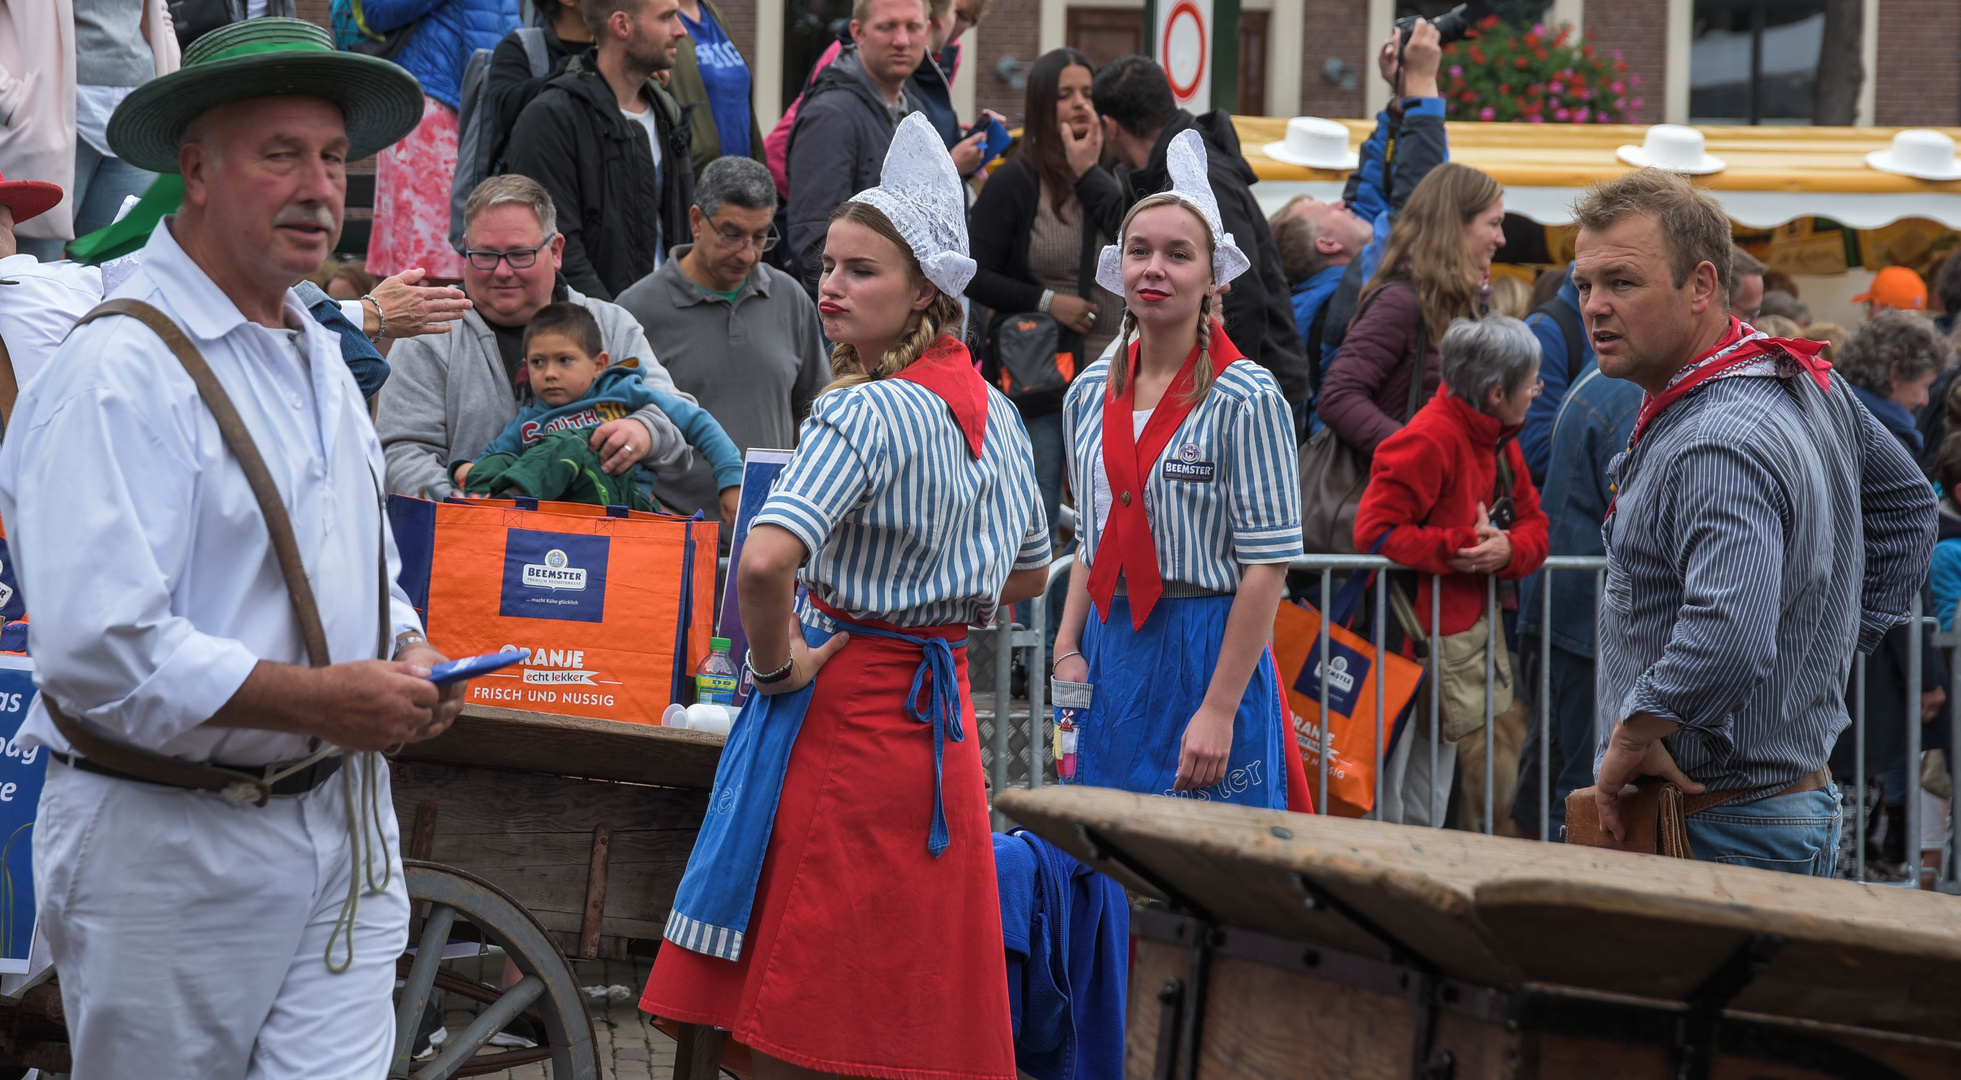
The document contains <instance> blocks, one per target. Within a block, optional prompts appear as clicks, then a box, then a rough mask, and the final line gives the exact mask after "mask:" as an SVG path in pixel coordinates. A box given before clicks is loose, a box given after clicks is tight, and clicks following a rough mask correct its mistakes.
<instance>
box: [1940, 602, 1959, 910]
mask: <svg viewBox="0 0 1961 1080" xmlns="http://www.w3.org/2000/svg"><path fill="white" fill-rule="evenodd" d="M1955 611H1956V614H1957V615H1961V603H1957V604H1956V605H1955ZM1948 625H1949V626H1950V627H1956V626H1961V619H1956V618H1950V620H1949V623H1948ZM1950 636H1951V635H1950ZM1947 688H1948V689H1947V692H1948V700H1949V711H1948V740H1947V745H1948V752H1947V755H1946V757H1947V775H1948V781H1949V783H1950V784H1951V783H1952V782H1953V779H1954V777H1955V775H1956V774H1957V772H1961V770H1957V769H1956V768H1955V757H1956V756H1957V755H1956V753H1955V751H1956V750H1961V702H1955V701H1954V695H1955V694H1956V693H1957V692H1961V647H1956V648H1955V649H1954V655H1953V657H1952V659H1950V660H1949V667H1948V680H1947ZM1957 795H1961V792H1955V791H1952V790H1950V791H1949V792H1948V799H1947V837H1946V841H1947V842H1946V844H1945V845H1943V846H1944V847H1945V849H1946V850H1945V851H1943V852H1942V856H1941V875H1940V876H1941V885H1940V886H1938V887H1940V888H1941V891H1943V892H1961V797H1957Z"/></svg>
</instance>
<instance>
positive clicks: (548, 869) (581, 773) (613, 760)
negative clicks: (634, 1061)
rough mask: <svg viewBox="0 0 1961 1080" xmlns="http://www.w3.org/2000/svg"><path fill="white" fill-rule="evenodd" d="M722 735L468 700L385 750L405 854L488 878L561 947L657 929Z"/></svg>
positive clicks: (605, 947) (604, 949) (617, 946)
mask: <svg viewBox="0 0 1961 1080" xmlns="http://www.w3.org/2000/svg"><path fill="white" fill-rule="evenodd" d="M722 741H723V739H722V736H720V735H710V734H708V733H706V732H700V731H689V730H686V729H681V728H665V727H652V726H648V725H645V724H628V723H621V722H618V721H612V720H590V719H585V718H583V717H573V716H555V715H550V714H546V713H532V712H520V711H517V710H513V709H498V708H489V707H486V706H478V705H472V706H467V707H466V708H465V709H464V710H463V715H462V716H461V717H459V718H458V719H457V721H456V723H455V724H454V725H452V726H451V727H450V728H449V730H448V731H446V732H444V733H443V734H442V735H440V736H438V737H437V738H434V739H430V740H429V741H427V742H422V743H416V744H414V745H412V746H409V747H406V748H404V749H403V751H402V753H401V755H400V756H399V757H398V758H396V759H395V761H394V762H393V765H392V768H393V774H394V775H393V778H394V789H395V812H396V815H397V817H398V819H399V820H400V822H401V828H402V851H403V855H404V857H406V858H410V859H422V860H428V861H432V862H438V863H443V864H446V865H449V866H454V867H456V868H458V869H461V870H466V871H468V872H470V873H473V874H476V875H477V876H479V877H482V878H484V879H486V880H488V881H491V882H493V883H495V884H496V885H497V886H498V887H499V888H501V889H503V890H504V891H505V892H506V893H509V894H510V896H511V897H512V898H513V899H515V900H517V901H518V902H519V903H521V904H522V905H523V906H524V907H525V908H527V909H529V910H530V912H531V913H532V914H533V915H535V916H536V917H537V919H538V921H539V922H540V923H542V924H543V925H544V926H545V928H546V929H547V930H548V931H549V932H551V934H552V935H553V936H554V937H555V938H556V939H557V940H558V942H559V944H560V945H561V947H562V949H563V951H564V953H565V954H566V955H567V956H573V957H579V958H582V959H593V958H596V957H602V956H603V957H607V958H610V959H618V958H621V957H624V956H625V955H626V953H627V949H628V944H629V942H631V941H633V940H636V939H638V940H644V941H657V940H659V938H660V936H661V929H662V927H664V926H665V925H666V922H667V912H668V908H669V907H670V906H671V905H672V903H673V900H674V890H675V888H676V887H677V886H678V885H679V884H680V882H681V873H682V871H683V870H685V869H686V868H687V863H688V854H689V852H691V851H692V850H693V849H694V841H695V834H696V832H697V831H699V829H700V828H701V819H702V813H703V810H704V809H705V808H706V807H707V804H708V789H709V787H710V786H711V785H712V784H713V783H714V780H715V767H716V764H717V763H718V762H719V761H720V759H721V753H722Z"/></svg>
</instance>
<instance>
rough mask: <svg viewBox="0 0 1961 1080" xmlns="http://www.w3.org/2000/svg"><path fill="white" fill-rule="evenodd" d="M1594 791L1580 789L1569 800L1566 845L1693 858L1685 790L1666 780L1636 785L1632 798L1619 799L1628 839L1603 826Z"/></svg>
mask: <svg viewBox="0 0 1961 1080" xmlns="http://www.w3.org/2000/svg"><path fill="white" fill-rule="evenodd" d="M1595 790H1596V789H1595V788H1590V787H1588V788H1580V789H1579V790H1577V791H1575V792H1573V793H1572V794H1571V795H1568V796H1567V797H1566V842H1567V843H1569V844H1580V845H1582V846H1585V847H1599V848H1612V849H1614V850H1616V851H1636V852H1641V853H1644V854H1648V855H1666V856H1668V857H1669V858H1672V859H1693V858H1695V855H1694V853H1693V852H1691V851H1690V850H1689V826H1688V814H1687V813H1686V810H1685V807H1684V806H1683V795H1682V789H1681V788H1678V787H1676V786H1675V785H1674V784H1671V783H1669V782H1667V781H1665V780H1655V781H1648V782H1645V783H1641V784H1636V785H1635V791H1634V794H1632V795H1623V796H1621V797H1620V806H1619V810H1620V819H1621V829H1622V831H1623V832H1625V833H1626V839H1624V840H1616V839H1614V834H1613V833H1610V832H1608V831H1607V830H1605V829H1603V828H1601V827H1600V807H1599V805H1598V804H1596V803H1595V802H1594V801H1593V794H1594V791H1595Z"/></svg>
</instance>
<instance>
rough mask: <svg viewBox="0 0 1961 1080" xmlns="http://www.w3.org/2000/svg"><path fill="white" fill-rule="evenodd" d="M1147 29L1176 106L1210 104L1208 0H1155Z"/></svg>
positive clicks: (1193, 108)
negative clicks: (1153, 16) (1153, 17)
mask: <svg viewBox="0 0 1961 1080" xmlns="http://www.w3.org/2000/svg"><path fill="white" fill-rule="evenodd" d="M1155 14H1156V25H1155V26H1154V27H1153V28H1152V31H1151V43H1152V48H1153V49H1154V50H1155V52H1156V54H1157V59H1158V63H1159V64H1161V65H1163V66H1164V73H1165V75H1166V76H1168V77H1169V78H1170V80H1171V96H1172V97H1173V98H1175V99H1177V102H1178V107H1179V108H1182V109H1190V110H1191V111H1193V112H1196V113H1202V112H1205V111H1207V110H1209V109H1210V108H1212V0H1158V2H1157V4H1156V5H1155Z"/></svg>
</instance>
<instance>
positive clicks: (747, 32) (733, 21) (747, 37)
mask: <svg viewBox="0 0 1961 1080" xmlns="http://www.w3.org/2000/svg"><path fill="white" fill-rule="evenodd" d="M770 2H771V0H715V8H716V10H718V11H720V12H721V13H722V18H724V19H726V20H728V21H727V25H725V26H724V27H723V29H725V30H727V31H728V32H729V40H730V41H731V42H733V43H734V44H735V50H736V51H737V52H739V53H741V54H742V58H743V59H744V60H747V61H749V70H751V71H754V70H755V69H756V10H757V6H758V5H759V4H765V3H770ZM775 2H776V3H779V4H780V3H782V0H775ZM771 62H772V63H781V62H782V61H781V59H780V58H778V59H775V60H772V61H771Z"/></svg>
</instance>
